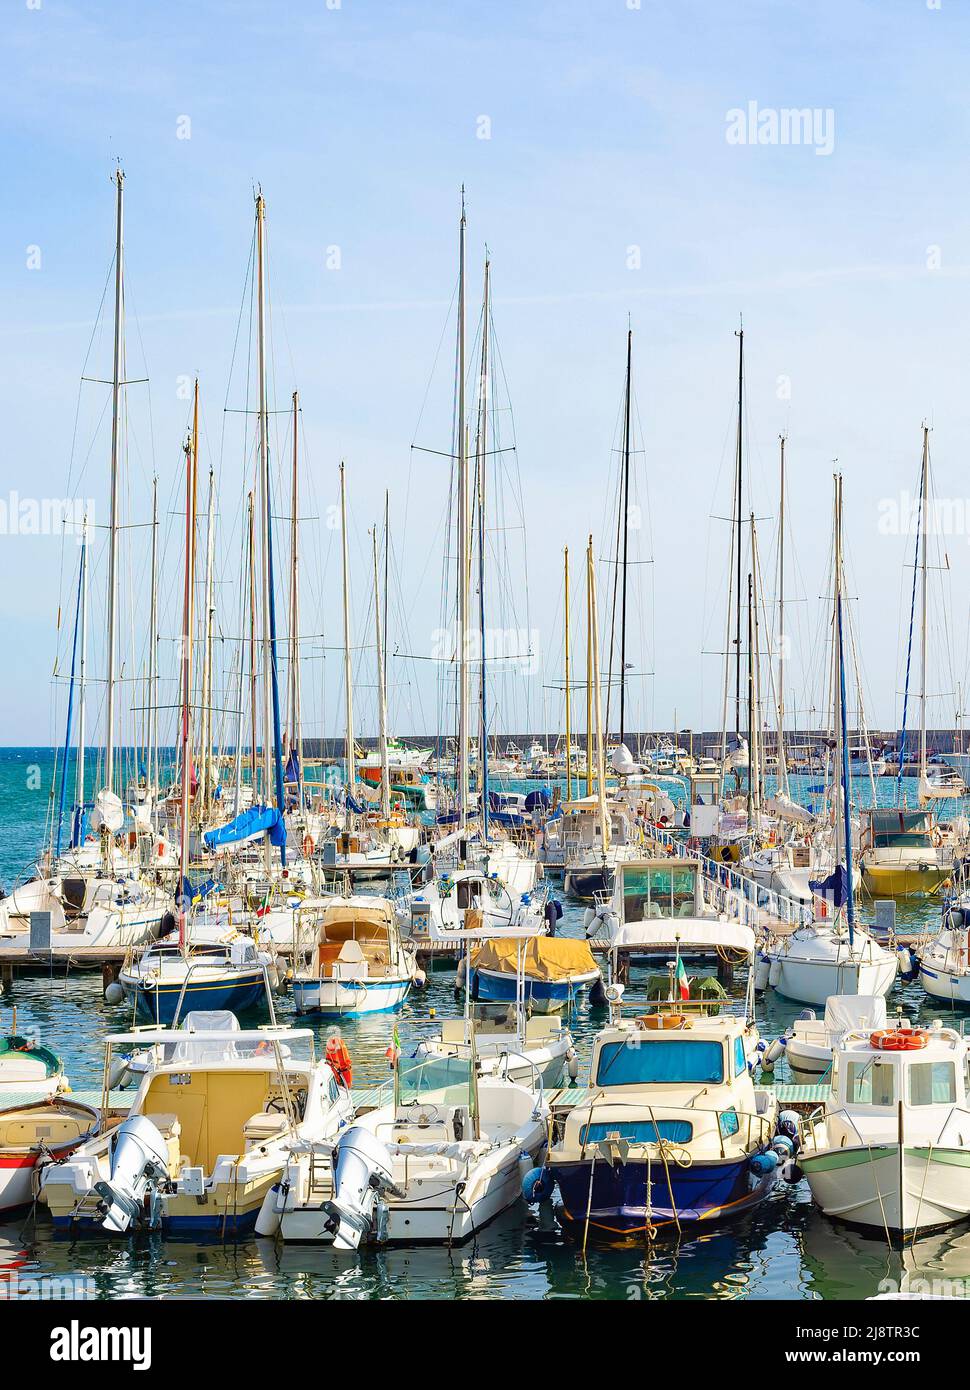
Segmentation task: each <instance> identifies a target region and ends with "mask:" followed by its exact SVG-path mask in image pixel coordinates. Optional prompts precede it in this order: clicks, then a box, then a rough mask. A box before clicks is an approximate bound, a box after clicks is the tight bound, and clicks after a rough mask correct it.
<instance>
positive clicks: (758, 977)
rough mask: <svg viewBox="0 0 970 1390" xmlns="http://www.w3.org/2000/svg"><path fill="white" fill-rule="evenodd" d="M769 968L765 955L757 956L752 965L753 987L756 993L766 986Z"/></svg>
mask: <svg viewBox="0 0 970 1390" xmlns="http://www.w3.org/2000/svg"><path fill="white" fill-rule="evenodd" d="M770 970H771V962H770V961H769V960H768V957H767V956H759V957H758V960H757V964H756V965H755V967H754V987H755V989H756V990H757V991H758V993H759V994H760V993H762V991H764V990H766V989H767V988H768V975H769V972H770Z"/></svg>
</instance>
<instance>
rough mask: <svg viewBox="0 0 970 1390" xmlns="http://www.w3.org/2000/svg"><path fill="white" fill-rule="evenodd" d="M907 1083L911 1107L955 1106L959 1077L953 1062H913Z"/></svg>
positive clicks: (908, 1070)
mask: <svg viewBox="0 0 970 1390" xmlns="http://www.w3.org/2000/svg"><path fill="white" fill-rule="evenodd" d="M906 1083H907V1088H908V1098H909V1103H910V1105H955V1104H956V1099H957V1075H956V1068H955V1067H954V1065H953V1063H952V1062H912V1063H911V1064H910V1066H909V1067H907V1077H906Z"/></svg>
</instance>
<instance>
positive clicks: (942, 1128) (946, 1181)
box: [798, 1023, 970, 1239]
mask: <svg viewBox="0 0 970 1390" xmlns="http://www.w3.org/2000/svg"><path fill="white" fill-rule="evenodd" d="M966 1057H967V1044H966V1039H965V1038H963V1037H962V1036H961V1035H960V1034H959V1033H957V1032H956V1031H955V1030H954V1029H952V1028H943V1027H941V1026H940V1025H939V1024H938V1023H937V1024H934V1025H933V1026H932V1027H931V1028H929V1029H922V1028H889V1029H880V1030H875V1031H870V1030H868V1029H863V1030H861V1031H859V1032H854V1033H849V1034H847V1035H846V1036H845V1037H844V1038H842V1040H841V1042H840V1043H839V1046H838V1048H837V1050H836V1053H835V1061H834V1065H833V1068H832V1091H831V1094H830V1096H829V1098H828V1099H827V1100H826V1102H825V1108H824V1111H823V1113H822V1115H821V1116H820V1117H819V1118H818V1119H817V1120H815V1121H814V1122H809V1123H808V1124H807V1125H805V1126H804V1127H803V1132H802V1137H801V1149H800V1152H799V1155H798V1165H799V1168H800V1169H801V1172H802V1173H803V1174H804V1176H805V1177H806V1178H807V1179H808V1183H809V1186H810V1187H811V1190H812V1197H813V1198H814V1200H815V1202H816V1203H817V1204H818V1206H820V1207H821V1209H822V1210H823V1211H824V1212H825V1213H826V1215H827V1216H831V1217H835V1218H837V1219H839V1220H841V1221H849V1222H852V1223H854V1224H856V1225H861V1226H865V1227H868V1228H870V1229H872V1230H874V1231H878V1232H881V1233H884V1234H885V1235H886V1236H887V1238H890V1239H894V1238H897V1237H899V1236H901V1235H905V1236H907V1237H910V1238H912V1239H915V1237H916V1235H917V1234H918V1232H920V1231H925V1230H932V1229H933V1228H934V1227H940V1226H947V1225H950V1224H952V1223H953V1222H955V1221H960V1220H962V1219H963V1218H964V1217H966V1216H967V1215H970V1182H968V1181H967V1172H968V1169H970V1110H968V1109H967V1096H966Z"/></svg>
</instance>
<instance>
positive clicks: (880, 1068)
mask: <svg viewBox="0 0 970 1390" xmlns="http://www.w3.org/2000/svg"><path fill="white" fill-rule="evenodd" d="M845 1099H846V1102H847V1103H848V1104H849V1105H894V1104H895V1102H896V1069H895V1067H894V1066H893V1064H892V1062H889V1061H881V1060H880V1059H879V1058H877V1057H870V1058H868V1060H866V1061H855V1062H849V1064H848V1066H847V1067H846V1069H845Z"/></svg>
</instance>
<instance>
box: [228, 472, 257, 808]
mask: <svg viewBox="0 0 970 1390" xmlns="http://www.w3.org/2000/svg"><path fill="white" fill-rule="evenodd" d="M248 502H249V514H250V517H251V516H252V506H253V495H252V493H249V495H248ZM242 564H243V573H242V576H241V578H242V584H241V585H240V594H241V597H242V603H241V604H240V616H241V620H242V623H245V621H246V609H247V607H248V602H247V600H248V596H249V566H250V561H249V531H248V528H247V535H246V540H245V541H244V542H243V553H242ZM243 586H245V587H243ZM245 671H246V639H245V637H244V636H243V629H242V627H240V632H239V678H238V681H237V683H236V739H235V743H236V748H235V755H234V759H233V761H234V763H235V767H234V769H233V815H235V816H238V815H239V812H240V811H241V810H242V741H243V684H244V681H245Z"/></svg>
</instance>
